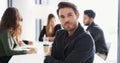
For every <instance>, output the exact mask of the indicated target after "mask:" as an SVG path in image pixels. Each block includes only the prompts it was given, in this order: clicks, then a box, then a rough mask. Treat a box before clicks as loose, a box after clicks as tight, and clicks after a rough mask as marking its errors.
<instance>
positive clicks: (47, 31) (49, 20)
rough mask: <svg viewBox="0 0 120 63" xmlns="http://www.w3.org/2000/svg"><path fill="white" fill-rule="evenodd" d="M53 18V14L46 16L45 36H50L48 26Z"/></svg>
mask: <svg viewBox="0 0 120 63" xmlns="http://www.w3.org/2000/svg"><path fill="white" fill-rule="evenodd" d="M52 18H55V16H54V15H53V14H49V15H48V20H47V26H46V35H51V33H50V32H49V30H50V27H51V26H50V24H51V19H52Z"/></svg>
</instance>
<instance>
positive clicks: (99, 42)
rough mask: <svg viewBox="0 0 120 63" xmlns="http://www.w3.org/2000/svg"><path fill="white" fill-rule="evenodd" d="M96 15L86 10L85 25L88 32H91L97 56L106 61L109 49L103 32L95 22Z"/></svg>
mask: <svg viewBox="0 0 120 63" xmlns="http://www.w3.org/2000/svg"><path fill="white" fill-rule="evenodd" d="M95 15H96V14H95V12H94V11H93V10H85V11H84V20H83V23H84V25H85V26H88V28H87V29H86V31H89V32H90V34H91V35H92V37H93V39H94V41H95V46H96V54H97V55H98V56H100V57H101V58H103V59H104V60H105V59H106V57H107V54H108V49H107V45H106V42H105V38H104V33H103V30H102V29H101V28H100V27H99V26H98V25H97V24H95V22H94V18H95Z"/></svg>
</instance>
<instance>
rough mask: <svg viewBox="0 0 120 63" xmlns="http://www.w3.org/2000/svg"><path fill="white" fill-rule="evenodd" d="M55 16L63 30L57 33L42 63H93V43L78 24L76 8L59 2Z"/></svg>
mask: <svg viewBox="0 0 120 63" xmlns="http://www.w3.org/2000/svg"><path fill="white" fill-rule="evenodd" d="M57 14H58V17H59V19H60V21H61V24H62V26H63V28H64V29H63V30H59V31H58V32H57V34H56V36H55V40H54V43H53V45H52V49H51V52H49V54H48V55H47V56H46V58H45V60H44V63H93V60H94V52H95V51H94V42H93V40H92V38H91V36H90V35H89V34H88V33H86V32H85V31H84V29H83V28H82V26H81V25H80V24H79V23H78V18H79V12H78V10H77V8H76V6H75V5H74V4H73V3H70V2H60V3H59V4H58V9H57Z"/></svg>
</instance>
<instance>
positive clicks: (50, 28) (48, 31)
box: [39, 14, 61, 41]
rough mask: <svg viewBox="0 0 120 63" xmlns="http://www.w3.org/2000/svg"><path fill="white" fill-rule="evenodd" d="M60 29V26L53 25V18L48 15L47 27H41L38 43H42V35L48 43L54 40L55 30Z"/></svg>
mask: <svg viewBox="0 0 120 63" xmlns="http://www.w3.org/2000/svg"><path fill="white" fill-rule="evenodd" d="M59 29H61V25H60V24H57V25H56V24H55V16H54V15H53V14H49V15H48V21H47V26H44V27H43V30H42V31H41V33H40V37H39V41H43V37H44V35H46V38H47V39H48V40H49V41H53V40H54V36H55V33H56V31H57V30H59Z"/></svg>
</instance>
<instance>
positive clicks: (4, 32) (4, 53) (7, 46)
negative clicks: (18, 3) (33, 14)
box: [0, 7, 36, 63]
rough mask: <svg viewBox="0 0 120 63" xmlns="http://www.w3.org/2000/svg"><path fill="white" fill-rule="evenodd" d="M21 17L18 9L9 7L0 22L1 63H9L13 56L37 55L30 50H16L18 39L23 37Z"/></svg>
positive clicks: (32, 49)
mask: <svg viewBox="0 0 120 63" xmlns="http://www.w3.org/2000/svg"><path fill="white" fill-rule="evenodd" d="M21 22H22V21H21V16H20V14H19V11H18V9H17V8H14V7H8V8H7V9H6V11H5V12H4V14H3V16H2V19H1V22H0V63H8V61H9V59H10V58H11V57H12V56H13V55H20V54H32V53H36V50H35V49H34V48H31V49H30V50H15V49H14V48H16V47H17V46H18V42H17V40H16V39H17V38H18V37H19V36H20V35H21V25H20V23H21Z"/></svg>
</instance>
